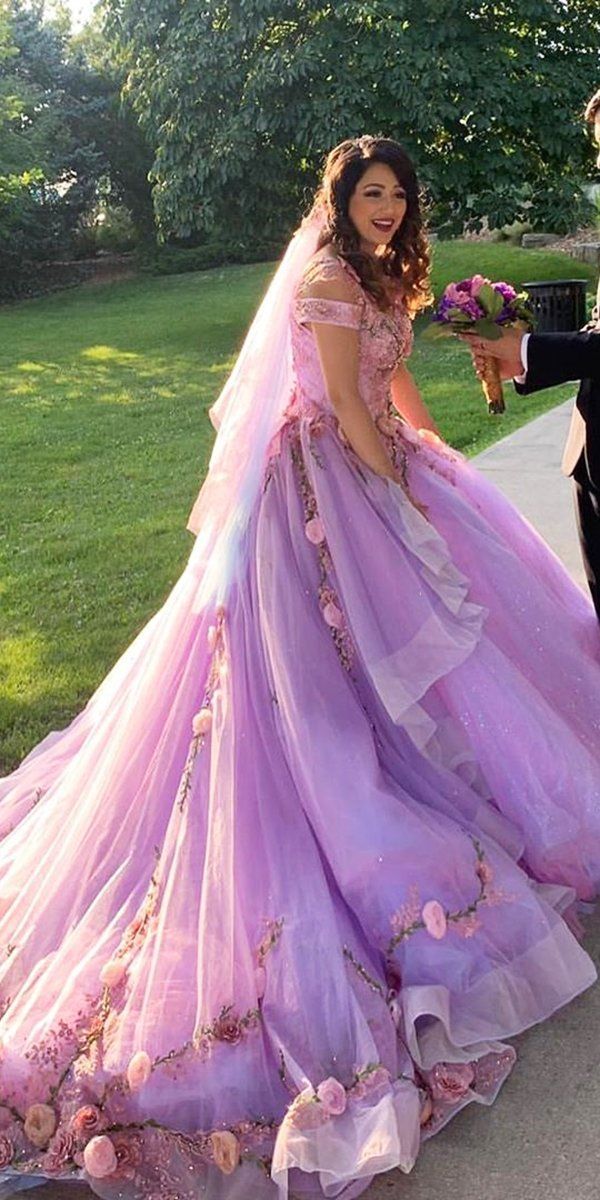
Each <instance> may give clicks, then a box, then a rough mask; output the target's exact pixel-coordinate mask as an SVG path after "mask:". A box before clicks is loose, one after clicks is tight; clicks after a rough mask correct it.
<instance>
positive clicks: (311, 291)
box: [303, 279, 401, 483]
mask: <svg viewBox="0 0 600 1200" xmlns="http://www.w3.org/2000/svg"><path fill="white" fill-rule="evenodd" d="M303 295H304V296H305V297H308V298H310V299H317V300H328V301H331V302H332V311H334V306H335V305H339V304H342V305H348V306H349V308H348V311H349V312H350V311H352V314H353V315H354V316H355V315H356V296H355V294H354V292H353V291H352V290H351V288H350V286H349V285H348V283H347V282H346V280H343V279H331V280H319V281H315V282H314V283H312V284H311V285H310V287H309V288H308V289H305V290H304V292H303ZM350 306H351V309H350ZM310 325H311V329H312V331H313V334H314V336H315V340H316V343H317V349H318V353H319V359H320V362H321V370H322V372H323V379H324V382H325V389H326V391H327V395H328V397H329V401H330V403H331V406H332V408H333V409H334V411H335V413H336V416H337V417H338V420H339V422H340V425H341V427H342V429H343V431H344V433H345V435H346V437H347V439H348V441H349V443H350V445H351V446H352V449H353V450H354V451H355V453H356V454H357V455H358V457H359V458H361V459H362V461H363V462H364V463H366V465H367V466H368V467H370V468H371V470H372V471H375V472H376V473H377V475H383V476H385V477H386V478H388V479H393V480H395V481H396V482H397V483H399V482H401V481H400V479H399V476H398V473H397V471H396V469H395V467H394V464H393V463H392V461H391V459H390V457H389V454H388V453H387V450H386V448H385V445H384V443H383V441H382V439H381V437H380V436H379V433H378V431H377V428H376V425H375V422H374V420H373V418H372V416H371V414H370V412H369V409H368V408H367V405H366V404H365V402H364V400H363V399H362V397H361V396H360V393H359V390H358V371H359V334H358V329H357V328H352V327H351V326H350V324H349V325H341V324H340V325H338V324H335V325H333V324H331V325H330V324H328V323H326V322H325V321H321V320H319V321H313V322H310Z"/></svg>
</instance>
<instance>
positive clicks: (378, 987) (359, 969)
mask: <svg viewBox="0 0 600 1200" xmlns="http://www.w3.org/2000/svg"><path fill="white" fill-rule="evenodd" d="M343 952H344V957H345V958H347V959H348V962H350V963H351V964H352V966H353V967H354V970H355V971H356V973H357V975H360V977H361V979H362V980H364V982H365V983H366V984H367V986H368V987H370V988H371V991H373V992H377V994H378V995H379V996H382V997H383V998H384V999H385V989H384V988H383V986H382V984H380V983H379V982H378V980H377V979H374V978H373V976H372V975H370V974H369V972H368V971H367V968H366V967H364V966H363V964H362V963H361V962H359V960H358V959H357V958H356V956H355V955H354V954H353V953H352V951H351V949H350V947H349V946H344V949H343Z"/></svg>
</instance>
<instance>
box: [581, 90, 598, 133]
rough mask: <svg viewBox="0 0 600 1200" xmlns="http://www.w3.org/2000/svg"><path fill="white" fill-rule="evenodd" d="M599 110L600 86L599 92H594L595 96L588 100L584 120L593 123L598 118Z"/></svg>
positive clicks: (589, 123)
mask: <svg viewBox="0 0 600 1200" xmlns="http://www.w3.org/2000/svg"><path fill="white" fill-rule="evenodd" d="M599 112H600V88H598V91H597V92H594V95H593V96H590V99H589V100H588V102H587V104H586V106H585V112H584V114H583V119H584V121H586V122H587V124H588V125H593V124H594V121H595V120H596V113H599Z"/></svg>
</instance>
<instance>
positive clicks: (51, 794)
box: [0, 252, 600, 1200]
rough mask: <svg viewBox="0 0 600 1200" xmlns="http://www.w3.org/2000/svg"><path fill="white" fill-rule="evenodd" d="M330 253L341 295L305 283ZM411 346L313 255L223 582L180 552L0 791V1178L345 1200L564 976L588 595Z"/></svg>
mask: <svg viewBox="0 0 600 1200" xmlns="http://www.w3.org/2000/svg"><path fill="white" fill-rule="evenodd" d="M339 274H341V275H342V276H343V277H344V279H346V280H347V281H350V283H351V286H352V287H353V289H354V295H355V300H354V302H352V303H346V302H344V303H342V302H334V301H329V300H322V299H314V298H311V297H310V296H308V295H307V294H306V291H307V287H306V285H307V284H308V282H309V281H310V280H311V279H313V278H315V277H316V278H331V277H335V276H336V275H339ZM319 321H324V322H327V323H333V324H341V325H347V326H350V327H351V328H353V329H355V330H357V331H358V335H359V345H360V376H359V388H360V392H361V395H362V397H363V399H364V401H365V403H366V404H367V405H368V406H369V408H370V410H371V412H372V414H373V416H374V418H375V421H376V424H377V427H378V429H379V432H380V434H381V436H382V438H383V439H384V440H385V443H386V445H387V447H388V450H389V453H390V456H391V457H392V459H393V460H394V462H395V463H396V466H397V467H398V471H399V473H400V479H401V482H398V483H396V482H392V481H390V480H386V479H383V478H381V477H379V476H377V475H376V474H374V473H373V472H372V471H371V470H370V469H369V468H368V467H367V466H366V465H365V464H364V463H363V462H362V461H361V460H360V459H359V458H358V456H357V455H356V454H355V452H354V451H353V450H352V448H351V446H350V445H349V443H348V441H347V439H346V438H345V436H344V433H343V430H342V428H341V426H340V423H339V421H338V418H337V416H336V413H335V411H334V410H333V408H332V407H331V405H330V403H329V401H328V398H327V395H326V392H325V387H324V382H323V378H322V373H321V369H320V365H319V359H318V354H317V350H316V343H315V339H314V334H313V331H312V325H313V324H314V323H315V322H319ZM411 344H412V330H411V323H410V321H409V319H408V317H407V315H406V313H405V311H404V309H403V307H402V304H401V302H397V304H396V306H395V308H394V309H393V310H390V311H389V312H381V311H380V310H379V309H378V308H377V306H376V305H375V303H374V301H373V300H372V299H371V298H370V297H369V296H368V295H367V294H366V293H365V292H364V291H363V289H362V288H361V286H360V281H359V279H358V277H357V276H356V275H355V274H354V272H353V271H352V269H351V268H350V267H349V266H348V265H347V264H345V263H343V262H342V261H341V260H335V259H332V258H330V257H328V254H327V252H325V253H323V252H320V253H319V254H318V255H317V256H316V257H315V258H314V259H313V261H312V263H311V265H310V268H309V270H308V272H307V274H306V276H305V280H304V282H303V284H302V285H301V286H300V289H299V291H298V294H297V297H296V302H295V306H294V312H293V317H292V351H293V360H294V374H295V389H294V394H293V396H292V397H291V399H290V404H289V406H288V409H287V411H286V413H285V419H284V423H283V425H282V427H281V429H280V430H279V433H278V434H277V436H276V437H275V438H274V439H273V441H272V443H271V445H270V447H269V456H268V462H267V464H266V469H265V472H264V477H263V481H262V487H261V491H260V495H259V498H258V501H257V503H256V506H255V509H254V511H253V513H252V517H251V521H250V524H249V527H248V530H247V532H246V534H245V537H246V545H245V552H246V557H245V561H246V568H245V573H244V576H243V580H242V583H241V584H236V585H235V587H234V588H233V589H232V592H231V594H230V596H229V597H228V600H227V603H226V604H225V605H224V606H220V607H219V608H217V609H215V610H214V611H210V612H209V611H206V610H201V611H200V610H199V609H198V606H197V605H196V604H195V596H196V593H197V588H198V575H197V570H196V567H195V564H194V558H193V555H192V556H191V558H190V563H189V565H188V567H187V568H186V570H185V571H184V572H183V575H182V576H181V578H180V580H179V582H178V583H177V585H176V586H175V588H174V589H173V591H172V593H171V594H170V596H169V597H168V598H167V600H166V602H165V604H164V605H163V607H162V608H161V609H160V611H159V612H158V613H157V614H156V615H155V616H154V617H153V618H152V620H151V621H150V622H149V623H148V625H147V626H146V627H145V628H144V629H143V630H142V631H141V633H140V634H139V635H138V637H137V638H136V639H135V640H134V642H133V643H132V644H131V646H130V647H129V648H128V650H127V651H126V652H125V654H124V655H123V656H122V658H121V659H120V660H119V662H118V663H117V664H116V665H115V667H114V668H113V669H112V671H111V672H110V674H109V675H108V676H107V678H106V679H105V680H104V682H103V683H102V684H101V686H100V687H99V689H98V690H97V692H96V693H95V694H94V696H93V697H92V698H91V700H90V701H89V703H88V705H87V706H86V708H85V709H84V711H83V712H82V713H81V714H80V715H79V716H78V717H77V718H76V719H75V720H74V721H73V723H72V724H71V725H70V726H69V727H68V729H66V730H64V731H62V732H60V733H52V734H50V735H49V737H48V738H46V739H45V741H44V742H42V743H41V744H40V745H39V746H38V747H36V748H35V749H34V750H33V751H32V752H31V754H30V755H29V756H28V758H27V759H26V760H25V761H24V762H23V763H22V765H21V766H20V768H19V769H18V770H17V771H15V772H14V774H13V775H12V776H10V777H9V778H7V779H6V780H4V782H3V783H2V784H1V785H0V797H1V803H0V820H1V826H2V829H1V831H2V835H3V838H2V842H1V844H0V868H1V869H0V879H1V888H0V933H1V938H2V941H1V943H0V945H1V946H2V947H3V950H2V959H1V964H0V1000H1V1011H2V1020H1V1028H0V1038H1V1053H0V1173H1V1175H2V1178H3V1179H4V1180H5V1183H4V1187H5V1190H6V1194H8V1193H9V1192H10V1191H11V1190H12V1189H13V1188H14V1186H15V1184H16V1182H17V1181H20V1182H22V1181H26V1180H29V1181H30V1182H34V1181H40V1180H43V1179H44V1178H65V1179H67V1178H76V1177H79V1178H84V1179H86V1180H87V1181H88V1183H89V1184H90V1186H91V1187H92V1188H93V1190H94V1191H95V1192H96V1193H97V1195H99V1196H101V1197H106V1198H107V1200H113V1198H114V1200H117V1198H119V1200H120V1198H122V1197H126V1198H128V1200H138V1198H139V1200H142V1197H143V1198H144V1200H196V1198H197V1197H213V1200H248V1198H252V1200H271V1198H272V1200H276V1198H283V1197H285V1196H287V1195H290V1196H293V1195H302V1196H306V1195H313V1196H316V1197H319V1196H326V1197H332V1196H344V1197H345V1198H346V1200H348V1198H350V1197H355V1196H358V1195H359V1194H360V1192H362V1191H363V1190H364V1189H365V1188H366V1187H368V1184H369V1182H370V1180H371V1179H372V1177H373V1176H374V1175H375V1174H377V1173H379V1172H382V1171H385V1170H388V1169H390V1168H393V1167H398V1166H399V1167H401V1168H402V1169H403V1170H405V1171H408V1170H410V1168H411V1167H412V1165H413V1164H414V1162H415V1159H416V1157H417V1154H418V1152H419V1147H420V1144H421V1143H422V1142H423V1140H424V1139H426V1138H427V1137H429V1136H431V1134H433V1133H435V1132H436V1131H437V1130H439V1129H440V1128H441V1127H442V1126H443V1125H444V1124H445V1123H446V1122H447V1121H448V1120H449V1118H450V1117H452V1116H453V1115H454V1114H456V1113H457V1112H458V1111H459V1110H460V1109H461V1108H463V1107H464V1106H465V1105H467V1104H469V1103H472V1102H477V1103H483V1104H489V1103H491V1102H492V1101H493V1100H494V1098H495V1097H496V1095H497V1092H498V1090H499V1088H500V1086H501V1084H502V1082H503V1080H504V1078H505V1077H506V1075H507V1074H508V1073H509V1071H510V1070H511V1068H512V1065H513V1063H514V1059H515V1054H514V1051H513V1049H512V1048H511V1047H510V1046H509V1045H507V1044H506V1042H505V1039H506V1038H507V1037H511V1036H513V1035H514V1034H516V1033H518V1032H519V1031H521V1030H523V1029H525V1028H527V1027H528V1026H530V1025H532V1024H534V1023H535V1022H537V1021H540V1020H542V1019H543V1018H545V1017H547V1016H549V1015H550V1014H551V1013H552V1012H554V1011H555V1010H556V1009H557V1008H558V1007H559V1006H560V1005H562V1004H564V1003H566V1002H567V1001H569V1000H570V999H571V998H572V997H573V996H575V995H577V994H578V993H580V992H581V991H582V990H583V989H585V988H586V987H588V986H589V985H590V984H591V983H592V982H593V980H594V979H595V970H594V967H593V964H592V963H591V961H590V959H589V958H588V956H587V954H586V953H585V951H584V950H583V949H582V947H581V946H580V943H579V941H578V940H577V937H576V936H575V935H574V933H573V932H572V929H571V925H572V922H571V920H570V913H571V912H572V911H573V909H574V904H575V901H577V900H578V899H579V900H589V899H591V898H592V896H593V895H594V894H595V892H596V890H597V886H598V879H599V876H600V743H599V738H598V733H599V729H600V666H599V665H598V633H597V627H596V622H595V619H594V615H593V611H592V609H591V606H590V604H589V602H588V601H587V599H586V598H585V597H584V596H583V594H582V593H580V592H579V590H578V589H577V588H576V587H575V586H574V585H573V584H572V583H571V581H570V580H569V578H568V577H567V575H566V573H565V572H564V570H563V568H562V567H561V565H560V564H559V562H558V561H557V559H556V558H555V557H554V555H553V554H552V553H551V552H550V551H549V550H548V548H547V547H546V546H545V545H544V543H543V542H542V541H541V540H540V539H539V538H538V537H537V535H536V534H535V532H534V531H533V530H532V529H531V528H530V526H529V525H528V524H527V523H526V522H525V521H524V520H522V518H521V517H520V516H519V515H518V513H516V512H515V510H514V509H513V508H512V507H511V506H510V505H509V504H508V503H507V502H506V501H505V500H504V499H503V498H502V497H501V496H500V495H499V493H498V492H497V491H496V490H495V489H494V488H493V487H491V486H490V485H489V484H488V483H487V482H486V481H485V480H484V479H482V478H480V477H479V476H478V475H477V472H476V471H475V470H473V468H472V467H470V465H469V464H468V463H467V462H466V461H465V460H464V459H463V458H462V456H461V455H459V454H457V453H455V452H454V451H452V450H451V449H450V448H449V447H446V446H444V445H443V444H440V445H435V444H431V443H430V442H429V441H428V440H426V439H425V438H423V437H421V436H420V435H419V434H418V433H417V432H415V431H414V430H412V429H411V428H410V427H408V426H407V424H406V422H404V421H403V420H402V419H401V418H400V416H399V415H398V414H397V413H396V412H395V410H394V409H393V406H392V404H391V393H390V383H391V379H392V377H393V374H394V372H395V370H396V369H397V367H398V365H399V363H400V362H401V361H402V360H403V359H404V358H406V357H407V355H408V354H409V353H410V349H411ZM411 497H412V498H415V499H417V500H418V501H419V502H420V503H421V504H422V505H425V506H426V511H427V517H425V516H424V515H423V514H422V513H421V512H419V511H418V510H417V509H416V508H415V507H414V505H413V504H412V503H411ZM565 915H566V917H567V918H568V919H567V920H565Z"/></svg>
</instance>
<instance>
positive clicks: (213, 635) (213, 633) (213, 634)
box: [206, 625, 217, 650]
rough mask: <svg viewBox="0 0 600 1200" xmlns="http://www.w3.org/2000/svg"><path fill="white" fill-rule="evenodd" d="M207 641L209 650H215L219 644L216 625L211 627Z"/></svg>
mask: <svg viewBox="0 0 600 1200" xmlns="http://www.w3.org/2000/svg"><path fill="white" fill-rule="evenodd" d="M206 641H207V642H208V648H209V650H214V648H215V646H216V644H217V627H216V625H209V627H208V633H207V635H206Z"/></svg>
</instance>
